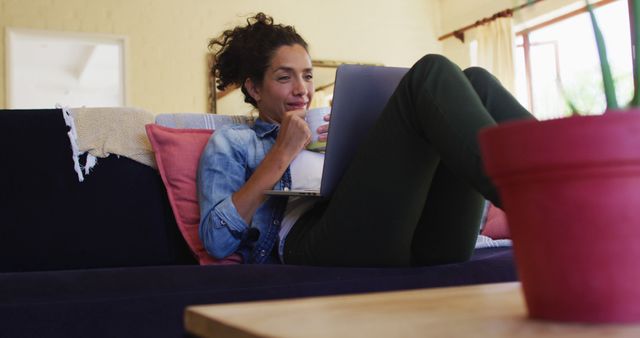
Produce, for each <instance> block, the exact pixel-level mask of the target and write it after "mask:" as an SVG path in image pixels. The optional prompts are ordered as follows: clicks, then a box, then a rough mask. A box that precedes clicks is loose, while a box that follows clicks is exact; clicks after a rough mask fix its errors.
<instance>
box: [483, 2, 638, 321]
mask: <svg viewBox="0 0 640 338" xmlns="http://www.w3.org/2000/svg"><path fill="white" fill-rule="evenodd" d="M629 1H630V4H631V5H632V6H630V10H631V12H632V13H631V18H632V20H631V25H632V33H633V34H634V36H633V39H634V41H635V42H636V45H639V44H640V27H638V26H639V25H638V20H636V18H638V19H640V13H639V12H638V11H639V10H640V0H629ZM586 3H587V6H588V7H589V9H590V15H591V17H592V22H593V27H594V31H595V35H596V40H597V42H598V47H599V54H600V55H599V56H600V62H601V65H602V71H603V80H604V81H603V82H604V84H605V85H604V87H605V92H606V97H607V111H606V112H605V113H604V114H603V115H599V116H572V117H567V118H562V119H556V120H549V121H517V122H511V123H506V124H502V125H499V126H496V127H491V128H488V129H485V130H483V131H481V132H480V135H479V137H480V146H481V151H482V156H483V161H484V164H485V168H486V171H487V173H488V175H489V176H490V177H491V178H492V180H493V181H494V182H495V184H496V185H497V187H498V190H499V192H500V196H501V198H502V203H503V209H504V210H505V212H506V213H507V218H508V221H509V225H510V232H511V237H512V240H513V248H514V256H515V260H516V265H517V267H518V273H519V277H520V280H521V282H522V290H523V293H524V297H525V301H526V304H527V308H528V312H529V316H530V317H532V318H538V319H550V320H560V321H578V322H593V323H612V322H620V323H622V322H640V108H638V106H640V94H639V93H640V88H639V87H640V86H639V85H638V70H639V69H640V67H639V66H638V59H637V58H635V59H634V66H635V67H634V72H635V73H636V74H635V75H636V76H635V79H636V81H635V92H634V97H633V99H632V101H631V103H630V105H629V106H627V107H623V108H621V107H619V106H618V104H617V102H616V98H615V90H614V88H613V81H612V79H611V73H610V71H609V66H608V62H607V58H606V51H605V48H604V41H603V40H602V35H601V33H600V30H599V28H598V25H597V22H596V20H595V16H594V15H593V11H592V9H591V8H590V5H589V2H588V0H586ZM634 26H635V29H634Z"/></svg>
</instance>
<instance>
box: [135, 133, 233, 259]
mask: <svg viewBox="0 0 640 338" xmlns="http://www.w3.org/2000/svg"><path fill="white" fill-rule="evenodd" d="M146 129H147V135H148V136H149V140H150V141H151V146H152V147H153V151H154V152H155V156H156V163H157V164H158V170H160V175H161V176H162V181H163V182H164V185H165V187H166V189H167V194H168V195H169V202H170V203H171V208H172V209H173V213H174V215H175V218H176V222H177V223H178V227H179V228H180V232H181V233H182V236H183V237H184V239H185V240H186V242H187V244H188V245H189V247H190V248H191V251H192V252H193V253H194V254H195V256H196V258H197V259H198V261H199V262H200V264H203V265H205V264H234V263H239V262H240V257H239V256H238V255H233V256H231V257H229V258H227V259H224V260H217V259H215V258H213V257H211V256H210V255H209V254H208V253H207V252H206V250H205V249H204V246H203V245H202V241H201V240H200V236H199V234H198V227H199V224H200V207H199V205H198V194H197V189H196V172H197V169H198V163H199V161H200V155H201V154H202V151H203V149H204V147H205V146H206V144H207V141H208V140H209V137H210V136H211V134H212V133H213V131H212V130H208V129H176V128H167V127H163V126H160V125H156V124H148V125H147V126H146Z"/></svg>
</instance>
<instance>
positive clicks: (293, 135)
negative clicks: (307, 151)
mask: <svg viewBox="0 0 640 338" xmlns="http://www.w3.org/2000/svg"><path fill="white" fill-rule="evenodd" d="M305 113H306V112H305V111H304V110H293V111H289V112H286V113H285V114H284V116H283V117H282V121H281V122H280V131H279V132H278V137H277V138H276V144H275V145H274V148H276V150H277V151H279V152H281V154H283V155H285V156H286V157H287V158H289V160H290V161H291V160H293V158H295V157H296V156H297V155H298V153H299V152H300V151H301V150H302V149H304V148H305V147H306V146H307V145H308V144H309V143H310V142H311V130H309V126H308V125H307V122H306V121H305V120H304V115H305Z"/></svg>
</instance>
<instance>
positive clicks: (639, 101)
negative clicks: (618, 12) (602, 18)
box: [630, 0, 640, 107]
mask: <svg viewBox="0 0 640 338" xmlns="http://www.w3.org/2000/svg"><path fill="white" fill-rule="evenodd" d="M630 3H631V14H632V15H631V20H633V22H631V25H632V30H633V32H632V34H633V42H634V46H635V48H636V50H637V48H638V46H640V0H633V1H631V2H630ZM634 59H635V61H634V62H635V64H634V67H633V70H634V92H633V99H632V100H631V106H633V107H638V106H640V86H639V85H638V81H640V79H639V78H638V77H640V73H639V71H640V58H638V57H637V52H636V57H635V58H634Z"/></svg>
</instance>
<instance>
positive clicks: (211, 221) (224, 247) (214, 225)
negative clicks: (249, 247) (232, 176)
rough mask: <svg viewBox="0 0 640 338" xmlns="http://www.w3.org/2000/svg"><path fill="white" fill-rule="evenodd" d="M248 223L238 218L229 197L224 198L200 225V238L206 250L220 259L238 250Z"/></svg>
mask: <svg viewBox="0 0 640 338" xmlns="http://www.w3.org/2000/svg"><path fill="white" fill-rule="evenodd" d="M247 229H248V225H247V224H246V223H245V222H244V221H243V220H242V218H240V216H239V215H238V212H237V211H236V208H235V206H234V205H233V202H232V201H231V197H228V198H226V199H224V200H223V201H222V202H221V203H220V204H218V205H217V206H216V207H215V208H214V210H213V211H212V212H211V213H209V215H208V217H206V218H205V219H204V220H203V222H202V223H201V225H200V238H202V242H203V244H204V247H205V249H206V250H207V252H208V253H209V254H210V255H212V256H213V257H215V258H218V259H222V258H224V257H227V256H229V255H231V254H233V253H234V252H236V251H237V250H238V247H239V245H240V243H241V242H242V237H243V234H244V233H245V232H246V230H247Z"/></svg>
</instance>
